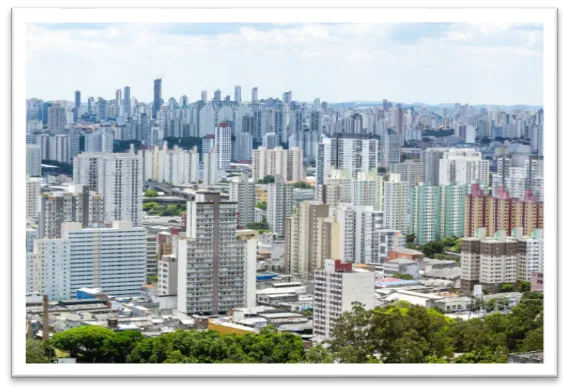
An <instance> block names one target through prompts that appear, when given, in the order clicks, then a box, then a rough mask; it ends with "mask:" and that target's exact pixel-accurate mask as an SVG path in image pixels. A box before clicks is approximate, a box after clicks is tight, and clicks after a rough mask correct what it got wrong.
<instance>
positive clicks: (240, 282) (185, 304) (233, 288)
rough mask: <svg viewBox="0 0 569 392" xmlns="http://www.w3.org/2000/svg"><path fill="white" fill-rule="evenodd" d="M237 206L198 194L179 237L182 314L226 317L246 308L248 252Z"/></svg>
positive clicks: (215, 195)
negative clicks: (240, 233)
mask: <svg viewBox="0 0 569 392" xmlns="http://www.w3.org/2000/svg"><path fill="white" fill-rule="evenodd" d="M236 227H237V203H235V202H226V201H222V200H221V194H220V193H219V192H209V191H198V192H196V197H195V200H194V201H189V202H188V208H187V232H186V235H185V236H180V237H179V238H178V247H177V257H176V259H177V260H178V261H177V262H178V306H177V308H178V311H180V312H182V313H185V314H188V315H190V314H222V313H227V311H228V310H230V309H232V308H236V307H242V306H244V305H245V278H246V276H245V261H246V249H245V245H244V243H243V242H242V241H240V240H238V239H237V231H236Z"/></svg>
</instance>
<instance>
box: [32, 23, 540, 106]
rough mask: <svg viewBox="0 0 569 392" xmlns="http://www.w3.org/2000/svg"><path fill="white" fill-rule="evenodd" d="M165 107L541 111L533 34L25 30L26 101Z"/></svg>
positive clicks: (440, 29) (248, 28) (480, 30)
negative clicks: (234, 102) (324, 105)
mask: <svg viewBox="0 0 569 392" xmlns="http://www.w3.org/2000/svg"><path fill="white" fill-rule="evenodd" d="M157 77H161V78H162V94H163V98H164V100H166V101H167V100H168V98H170V97H175V98H176V99H178V98H179V97H180V96H182V95H184V94H185V95H187V96H188V97H189V98H190V100H192V101H194V100H197V99H199V96H200V92H201V91H202V90H207V91H208V94H209V95H208V98H210V99H211V97H212V96H213V91H214V90H215V89H217V88H219V89H221V93H222V97H224V96H225V95H228V94H229V95H231V96H232V97H233V86H235V85H241V87H242V96H243V100H250V99H251V89H252V88H253V87H255V86H257V87H258V88H259V96H260V97H262V98H266V97H281V95H282V93H283V92H284V91H289V90H291V91H292V96H293V99H294V100H299V101H312V100H313V99H314V98H316V97H318V98H320V99H321V100H323V101H328V102H346V101H380V100H382V99H384V98H386V99H389V100H392V101H396V102H405V103H413V102H424V103H429V104H438V103H452V102H461V103H469V104H498V105H510V104H528V105H541V104H542V99H543V29H542V26H541V25H512V24H501V25H496V24H493V25H490V24H465V23H458V24H452V23H398V24H337V23H336V24H333V23H328V24H258V23H257V24H243V23H239V24H228V23H203V24H198V23H184V24H181V23H178V24H74V23H61V24H31V25H28V35H27V96H28V97H29V98H31V97H37V98H42V99H46V100H48V99H53V100H55V99H68V100H72V99H73V92H74V91H75V90H80V91H81V92H82V97H83V99H84V100H86V98H87V97H89V96H94V97H98V96H101V97H103V98H106V99H113V98H114V92H115V90H116V89H118V88H123V87H124V86H130V87H131V96H134V97H136V98H137V99H139V100H141V101H150V100H151V99H152V88H153V79H155V78H157Z"/></svg>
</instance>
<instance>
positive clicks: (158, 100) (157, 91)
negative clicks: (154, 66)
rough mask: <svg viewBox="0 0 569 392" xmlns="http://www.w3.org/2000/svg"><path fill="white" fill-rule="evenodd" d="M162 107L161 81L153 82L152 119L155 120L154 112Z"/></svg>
mask: <svg viewBox="0 0 569 392" xmlns="http://www.w3.org/2000/svg"><path fill="white" fill-rule="evenodd" d="M160 106H162V79H155V80H154V103H153V104H152V117H153V118H156V112H158V111H160Z"/></svg>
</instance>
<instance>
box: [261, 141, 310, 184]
mask: <svg viewBox="0 0 569 392" xmlns="http://www.w3.org/2000/svg"><path fill="white" fill-rule="evenodd" d="M302 161H303V157H302V150H301V149H299V148H298V147H293V148H291V149H290V150H285V149H283V147H282V146H278V147H275V148H274V149H272V150H269V149H267V148H265V147H259V148H258V149H256V150H253V179H254V180H255V182H257V181H259V180H261V179H263V178H264V177H265V176H281V177H282V178H283V179H284V180H285V181H302V180H304V178H305V174H304V165H303V162H302Z"/></svg>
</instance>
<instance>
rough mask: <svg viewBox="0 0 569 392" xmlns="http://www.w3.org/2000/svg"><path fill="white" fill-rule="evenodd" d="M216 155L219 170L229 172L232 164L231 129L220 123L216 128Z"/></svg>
mask: <svg viewBox="0 0 569 392" xmlns="http://www.w3.org/2000/svg"><path fill="white" fill-rule="evenodd" d="M215 153H216V154H217V168H218V170H224V171H225V170H228V169H229V165H230V164H231V127H229V125H228V124H227V123H219V126H217V127H215Z"/></svg>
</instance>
